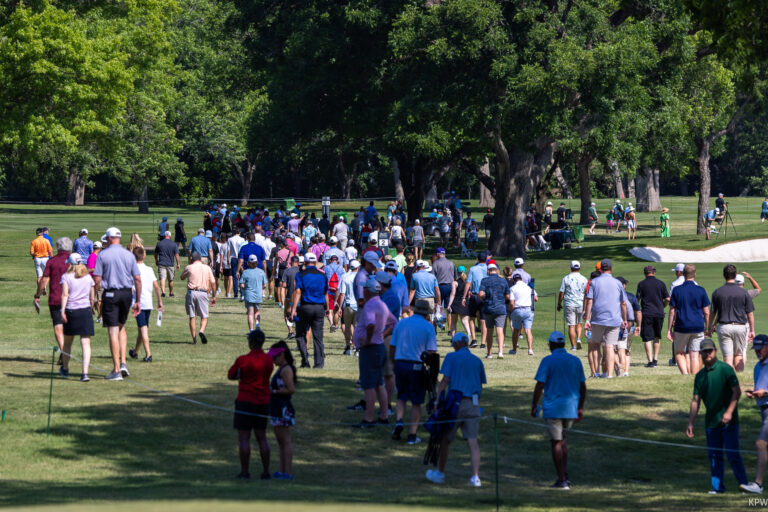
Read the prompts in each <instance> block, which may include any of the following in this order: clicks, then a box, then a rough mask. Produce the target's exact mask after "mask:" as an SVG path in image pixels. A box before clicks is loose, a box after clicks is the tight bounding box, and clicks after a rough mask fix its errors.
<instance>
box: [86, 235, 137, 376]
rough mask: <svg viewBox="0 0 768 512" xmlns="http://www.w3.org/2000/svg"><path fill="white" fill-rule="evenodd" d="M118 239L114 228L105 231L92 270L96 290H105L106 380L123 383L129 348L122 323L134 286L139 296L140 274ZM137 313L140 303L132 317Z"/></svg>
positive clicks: (126, 334) (123, 323)
mask: <svg viewBox="0 0 768 512" xmlns="http://www.w3.org/2000/svg"><path fill="white" fill-rule="evenodd" d="M121 236H122V235H121V234H120V230H119V229H117V228H109V229H108V230H107V235H106V238H107V243H108V245H107V247H106V249H104V250H103V251H101V253H100V254H99V258H98V259H97V260H96V267H95V268H94V269H93V280H94V282H95V283H96V287H98V286H99V285H101V286H102V287H103V288H104V297H103V303H102V307H101V317H102V323H103V324H104V327H106V328H107V332H108V333H109V349H110V351H111V352H112V362H113V363H114V368H113V370H112V371H111V372H110V373H109V374H107V376H106V377H105V379H107V380H123V377H128V376H129V375H130V373H129V372H128V367H127V366H126V364H125V353H126V350H127V345H128V333H126V332H125V321H126V320H127V319H128V313H129V312H130V311H131V300H132V293H131V288H132V287H135V288H136V297H141V271H140V270H139V266H138V265H137V263H136V258H135V257H134V256H133V254H131V252H130V251H128V250H127V249H125V248H124V247H123V246H122V245H120V238H121ZM140 311H141V304H139V301H136V303H135V304H134V305H133V316H136V315H138V314H139V312H140Z"/></svg>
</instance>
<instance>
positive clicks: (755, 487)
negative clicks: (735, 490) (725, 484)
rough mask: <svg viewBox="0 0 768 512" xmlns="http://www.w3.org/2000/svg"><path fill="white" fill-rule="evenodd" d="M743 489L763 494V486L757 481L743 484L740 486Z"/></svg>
mask: <svg viewBox="0 0 768 512" xmlns="http://www.w3.org/2000/svg"><path fill="white" fill-rule="evenodd" d="M739 487H740V488H741V490H742V491H744V492H749V493H752V494H763V486H762V485H760V484H758V483H757V482H750V483H748V484H741V485H740V486H739Z"/></svg>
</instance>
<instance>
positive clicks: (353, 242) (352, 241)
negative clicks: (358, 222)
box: [347, 240, 355, 245]
mask: <svg viewBox="0 0 768 512" xmlns="http://www.w3.org/2000/svg"><path fill="white" fill-rule="evenodd" d="M347 245H355V241H354V240H347Z"/></svg>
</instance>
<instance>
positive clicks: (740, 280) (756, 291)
mask: <svg viewBox="0 0 768 512" xmlns="http://www.w3.org/2000/svg"><path fill="white" fill-rule="evenodd" d="M745 277H746V278H747V279H749V282H750V284H752V289H751V290H747V293H748V294H749V296H750V297H752V298H753V299H754V298H755V297H757V296H758V295H760V292H761V291H763V289H762V288H760V284H759V283H758V282H757V281H755V278H754V277H752V276H751V275H750V274H749V272H744V271H742V272H741V274H738V275H737V276H736V281H735V282H736V284H737V285H739V286H741V287H742V288H744V281H745V280H744V278H745Z"/></svg>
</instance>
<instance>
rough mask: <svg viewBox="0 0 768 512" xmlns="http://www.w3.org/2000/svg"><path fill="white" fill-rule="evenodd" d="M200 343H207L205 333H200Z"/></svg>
mask: <svg viewBox="0 0 768 512" xmlns="http://www.w3.org/2000/svg"><path fill="white" fill-rule="evenodd" d="M200 341H201V342H202V343H203V345H205V344H206V343H208V338H206V337H205V333H204V332H201V333H200Z"/></svg>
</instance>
